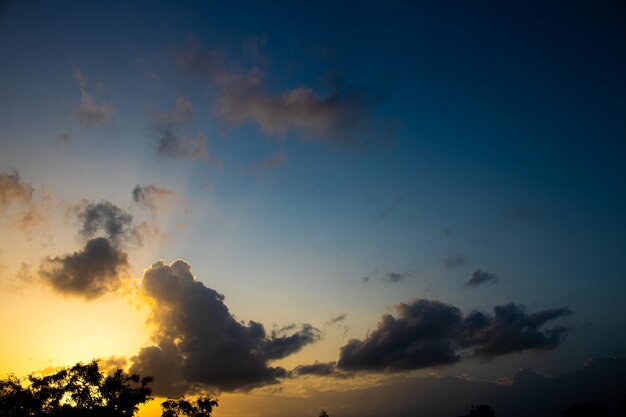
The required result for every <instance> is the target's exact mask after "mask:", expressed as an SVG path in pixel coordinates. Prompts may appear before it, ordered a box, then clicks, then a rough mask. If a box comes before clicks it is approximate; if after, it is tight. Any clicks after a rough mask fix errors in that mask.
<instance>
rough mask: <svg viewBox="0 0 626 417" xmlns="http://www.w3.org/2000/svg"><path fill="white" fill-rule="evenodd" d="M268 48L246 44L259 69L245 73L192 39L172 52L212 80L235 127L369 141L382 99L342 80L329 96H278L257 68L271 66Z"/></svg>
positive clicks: (304, 89) (306, 92) (189, 69)
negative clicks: (252, 126)
mask: <svg viewBox="0 0 626 417" xmlns="http://www.w3.org/2000/svg"><path fill="white" fill-rule="evenodd" d="M266 43H267V38H259V37H251V38H249V40H248V41H247V42H245V44H244V53H245V54H246V55H248V56H250V58H251V59H252V61H253V63H254V64H255V66H252V67H249V68H247V69H244V70H241V69H240V68H241V64H236V65H235V64H229V63H227V60H226V58H225V55H224V53H222V52H221V51H218V50H216V49H206V48H204V47H203V46H202V45H201V43H200V42H199V41H198V40H197V39H196V38H194V37H193V36H190V37H189V39H188V40H187V42H186V43H185V44H183V45H175V46H173V47H172V48H171V51H172V52H173V56H174V61H175V64H176V66H177V68H178V69H180V70H182V71H183V72H184V73H187V74H190V75H192V76H195V77H197V76H200V77H203V78H206V79H209V80H210V82H211V83H212V85H213V86H215V87H216V89H217V91H218V94H217V98H216V102H215V110H216V113H217V115H218V116H219V117H221V118H222V119H224V120H225V121H226V122H228V123H230V124H232V125H240V124H242V123H246V122H253V123H256V124H258V125H259V126H260V128H261V130H262V131H263V132H265V133H266V134H267V135H285V134H288V133H290V132H297V133H299V134H301V135H302V136H303V137H304V138H306V139H311V140H325V141H330V142H333V143H343V144H364V143H366V142H367V141H368V139H369V138H370V137H371V136H372V132H371V123H370V119H371V114H372V110H373V108H374V105H375V103H376V102H377V101H378V100H379V99H378V98H376V97H371V95H370V94H367V93H366V92H365V91H364V90H363V89H359V88H355V87H354V86H351V85H348V84H347V83H345V82H341V81H338V80H337V79H334V80H330V82H328V83H327V84H328V86H327V87H328V88H327V91H326V92H325V93H321V92H319V91H317V90H315V89H313V88H312V87H310V86H308V85H300V86H296V87H295V88H291V89H287V90H284V91H282V92H277V93H275V92H273V91H271V89H270V88H268V87H267V85H266V83H265V76H264V73H263V70H262V69H261V68H260V67H258V66H256V65H265V64H267V63H268V62H269V60H268V59H267V58H266V57H265V56H264V55H263V54H262V53H261V49H262V47H263V46H264V45H265V44H266Z"/></svg>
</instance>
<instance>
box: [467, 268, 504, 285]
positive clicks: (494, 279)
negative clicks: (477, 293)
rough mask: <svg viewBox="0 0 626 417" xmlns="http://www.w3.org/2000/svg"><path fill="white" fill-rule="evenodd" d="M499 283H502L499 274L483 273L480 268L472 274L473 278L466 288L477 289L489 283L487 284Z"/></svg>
mask: <svg viewBox="0 0 626 417" xmlns="http://www.w3.org/2000/svg"><path fill="white" fill-rule="evenodd" d="M499 281H500V277H498V275H497V274H493V273H491V272H487V271H481V269H480V268H478V269H477V270H476V271H474V273H473V274H472V277H471V278H470V279H469V280H468V281H467V282H466V283H465V285H464V287H465V288H470V287H471V288H476V287H478V286H479V285H481V284H484V283H487V282H490V283H492V284H496V283H498V282H499Z"/></svg>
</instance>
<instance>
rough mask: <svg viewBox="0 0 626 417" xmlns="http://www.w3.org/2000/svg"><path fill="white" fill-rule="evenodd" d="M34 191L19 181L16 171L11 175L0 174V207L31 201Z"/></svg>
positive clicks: (29, 185)
mask: <svg viewBox="0 0 626 417" xmlns="http://www.w3.org/2000/svg"><path fill="white" fill-rule="evenodd" d="M34 191H35V189H34V188H33V186H32V185H31V184H29V183H25V182H23V181H22V180H21V179H20V174H19V172H18V171H17V170H13V171H12V172H11V173H9V174H7V173H4V172H2V173H0V207H2V208H4V207H7V206H9V205H10V204H13V203H27V202H29V201H31V199H32V196H33V192H34Z"/></svg>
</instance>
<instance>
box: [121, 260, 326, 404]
mask: <svg viewBox="0 0 626 417" xmlns="http://www.w3.org/2000/svg"><path fill="white" fill-rule="evenodd" d="M142 289H143V292H144V294H145V296H146V298H147V300H148V301H149V303H150V306H151V308H152V317H151V321H152V322H153V323H154V324H155V325H156V326H157V328H156V330H155V332H154V334H153V335H152V339H153V342H154V345H152V346H148V347H145V348H143V349H141V351H140V352H139V354H138V355H137V356H136V357H134V358H132V360H131V361H132V366H131V371H132V372H138V373H140V374H145V375H153V376H154V377H155V386H154V389H155V394H157V395H180V394H181V393H184V392H190V391H192V390H193V389H194V387H211V388H216V389H219V390H225V391H234V390H249V389H252V388H254V387H259V386H262V385H267V384H273V383H276V382H277V378H280V377H285V376H286V375H287V372H286V371H285V370H284V369H283V368H280V367H272V366H269V365H268V362H269V361H270V360H275V359H280V358H283V357H285V356H288V355H291V354H292V353H295V352H297V351H299V350H300V349H302V347H304V346H306V345H308V344H310V343H312V342H314V341H316V340H317V339H318V338H319V331H318V330H317V329H315V328H313V327H312V326H310V325H308V324H305V325H302V326H295V325H290V326H287V327H285V328H282V329H279V330H275V331H273V332H271V334H269V335H268V334H267V333H266V331H265V328H264V327H263V325H262V324H260V323H257V322H254V321H249V322H248V324H247V325H244V324H243V323H242V322H239V321H237V320H236V319H235V318H234V317H233V316H232V315H231V313H230V311H229V310H228V308H227V307H226V305H225V304H224V296H223V295H221V294H219V293H218V292H216V291H215V290H213V289H211V288H208V287H206V286H205V285H204V284H203V283H201V282H200V281H197V280H196V279H195V277H194V276H193V274H192V272H191V267H190V265H189V264H188V263H186V262H185V261H182V260H178V261H176V262H174V263H172V264H170V265H167V264H165V263H164V262H163V261H160V262H157V263H155V264H153V265H152V266H150V268H148V269H147V270H146V271H145V273H144V276H143V280H142ZM159 380H163V382H159Z"/></svg>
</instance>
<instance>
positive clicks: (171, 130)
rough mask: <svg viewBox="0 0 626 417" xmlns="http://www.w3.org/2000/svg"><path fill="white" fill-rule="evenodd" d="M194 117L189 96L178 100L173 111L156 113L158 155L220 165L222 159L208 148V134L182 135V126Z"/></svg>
mask: <svg viewBox="0 0 626 417" xmlns="http://www.w3.org/2000/svg"><path fill="white" fill-rule="evenodd" d="M192 119H193V105H192V104H191V101H189V99H188V98H187V97H184V96H181V97H178V98H177V100H176V107H175V109H174V110H173V111H172V112H169V113H167V112H159V113H156V114H155V115H154V129H155V131H156V134H157V155H158V156H160V157H166V158H172V159H191V160H204V161H206V162H207V163H209V164H212V165H215V166H218V167H220V166H221V161H220V160H219V159H217V158H215V157H214V156H213V155H211V154H210V153H209V151H208V149H207V145H206V136H205V135H203V134H198V135H196V136H181V134H180V131H181V129H182V127H183V126H184V125H186V124H188V123H189V122H191V120H192Z"/></svg>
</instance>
